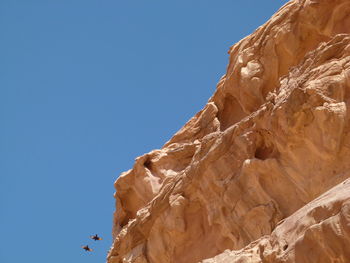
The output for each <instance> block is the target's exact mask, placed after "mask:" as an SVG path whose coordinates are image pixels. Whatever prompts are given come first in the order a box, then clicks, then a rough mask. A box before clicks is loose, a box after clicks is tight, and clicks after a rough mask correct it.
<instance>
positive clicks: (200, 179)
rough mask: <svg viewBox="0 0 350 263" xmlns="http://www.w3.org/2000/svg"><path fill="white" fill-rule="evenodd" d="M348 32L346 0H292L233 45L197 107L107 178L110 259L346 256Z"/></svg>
mask: <svg viewBox="0 0 350 263" xmlns="http://www.w3.org/2000/svg"><path fill="white" fill-rule="evenodd" d="M349 33H350V1H349V0H332V1H331V0H294V1H291V2H289V3H287V4H286V5H284V6H283V7H282V8H281V9H280V10H279V11H278V12H277V13H276V14H275V15H274V16H273V17H272V18H271V19H270V20H269V21H268V22H267V23H266V24H264V25H263V26H261V27H259V28H258V29H257V30H256V31H255V32H254V33H253V34H251V35H250V36H248V37H246V38H244V39H243V40H241V41H240V42H238V43H237V44H235V45H233V46H232V47H231V48H230V51H229V54H230V60H229V65H228V67H227V72H226V74H225V75H224V76H223V77H222V78H221V80H220V81H219V83H218V85H217V90H216V92H215V94H214V95H213V96H212V97H211V98H210V99H209V101H208V103H207V105H206V106H205V107H204V109H203V110H202V111H200V112H199V113H197V114H196V115H195V116H194V117H193V118H192V119H191V120H190V121H189V122H188V123H186V124H185V126H184V127H183V128H182V129H181V130H180V131H178V132H177V133H176V134H175V135H174V136H173V138H172V139H170V141H168V142H167V143H166V144H165V145H164V146H163V148H162V149H160V150H154V151H151V152H150V153H148V154H145V155H143V156H141V157H139V158H137V159H136V162H135V165H134V167H133V168H132V169H131V170H129V171H127V172H125V173H123V174H122V175H121V176H120V177H119V178H118V180H117V181H116V183H115V187H116V194H115V198H116V212H115V216H114V229H113V236H114V243H113V246H112V248H111V250H110V252H109V255H108V259H107V260H108V263H197V262H203V263H216V262H217V263H219V262H222V263H224V262H225V263H226V262H236V263H238V262H239V263H242V262H264V263H270V262H295V263H303V262H308V263H310V262H315V263H316V262H317V263H323V262H337V263H346V262H347V263H348V262H350V181H349V180H347V178H349V175H350V119H349V116H350V114H349V106H350V105H349V104H350V34H349ZM330 189H331V190H330Z"/></svg>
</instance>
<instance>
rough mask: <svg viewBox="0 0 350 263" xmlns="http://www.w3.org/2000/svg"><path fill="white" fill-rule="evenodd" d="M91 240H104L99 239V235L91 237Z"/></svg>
mask: <svg viewBox="0 0 350 263" xmlns="http://www.w3.org/2000/svg"><path fill="white" fill-rule="evenodd" d="M90 238H91V239H93V240H95V241H97V240H102V238H101V237H99V236H98V235H97V234H96V235H94V236H90Z"/></svg>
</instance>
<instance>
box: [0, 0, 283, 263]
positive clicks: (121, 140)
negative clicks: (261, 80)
mask: <svg viewBox="0 0 350 263" xmlns="http://www.w3.org/2000/svg"><path fill="white" fill-rule="evenodd" d="M285 2H286V1H285V0H264V1H261V0H216V1H213V0H200V1H199V0H198V1H191V0H173V1H168V0H148V1H145V0H123V1H120V0H56V1H53V0H51V1H50V0H45V1H44V0H2V1H0V107H1V108H0V121H1V126H0V127H1V128H0V234H1V238H0V262H1V263H22V262H33V263H44V262H45V263H46V262H50V263H62V262H64V263H70V262H72V263H73V262H84V263H89V262H95V263H97V262H104V261H105V257H106V253H107V250H108V249H109V247H110V245H111V242H112V240H111V226H112V214H113V211H114V199H113V193H114V188H113V183H114V180H115V179H116V178H117V177H118V175H119V174H120V173H121V172H122V171H125V170H128V169H130V168H131V167H132V165H133V162H134V159H135V158H136V157H137V156H139V155H141V154H143V153H146V152H148V151H150V150H152V149H155V148H160V147H161V146H162V145H163V144H164V143H165V142H166V141H167V140H168V139H169V138H170V137H171V136H172V135H173V134H174V133H175V132H176V131H177V130H178V129H179V128H181V126H182V125H183V124H184V123H185V122H186V121H187V120H188V119H189V118H190V117H191V116H193V115H194V114H195V113H196V112H197V111H199V110H200V109H201V108H202V107H203V105H204V104H205V103H206V101H207V100H208V98H209V97H210V96H211V95H212V94H213V92H214V90H215V86H216V82H217V81H218V80H219V78H220V77H221V76H222V75H223V74H224V73H225V69H226V65H227V61H228V54H227V50H228V48H229V46H230V45H232V44H233V43H235V42H237V41H238V40H240V39H241V38H243V37H244V36H246V35H248V34H250V33H251V32H253V31H254V30H255V29H256V28H257V27H258V26H260V25H261V24H263V23H264V22H265V21H267V19H269V18H270V16H271V15H272V14H273V13H274V12H275V11H276V10H277V9H278V8H279V7H280V6H282V5H283V4H284V3H285ZM95 233H99V234H100V235H101V236H102V237H103V238H104V240H103V241H100V242H93V241H90V240H89V239H88V237H89V235H91V234H95ZM84 244H90V245H91V246H92V247H93V248H94V249H95V251H94V253H90V254H88V253H85V252H84V251H83V250H82V249H81V248H80V246H81V245H84Z"/></svg>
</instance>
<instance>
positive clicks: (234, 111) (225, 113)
mask: <svg viewBox="0 0 350 263" xmlns="http://www.w3.org/2000/svg"><path fill="white" fill-rule="evenodd" d="M245 116H247V114H246V113H245V112H244V111H243V109H242V107H241V105H240V104H239V103H238V101H237V100H236V99H235V98H234V97H233V96H231V95H228V96H227V97H226V98H225V101H224V105H223V109H221V110H219V113H218V119H219V121H220V129H221V130H222V131H224V130H226V129H227V128H228V127H230V126H232V125H234V124H235V123H237V122H239V121H240V120H242V119H243V118H244V117H245Z"/></svg>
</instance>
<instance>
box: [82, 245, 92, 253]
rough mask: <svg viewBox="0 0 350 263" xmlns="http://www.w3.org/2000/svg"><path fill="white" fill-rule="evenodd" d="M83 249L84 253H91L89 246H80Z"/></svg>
mask: <svg viewBox="0 0 350 263" xmlns="http://www.w3.org/2000/svg"><path fill="white" fill-rule="evenodd" d="M81 247H82V248H83V249H85V251H89V252H91V251H92V249H91V248H89V246H88V245H86V246H81Z"/></svg>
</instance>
